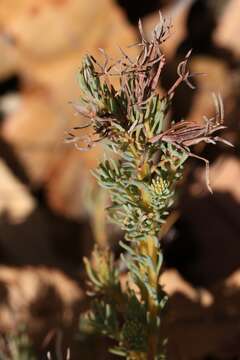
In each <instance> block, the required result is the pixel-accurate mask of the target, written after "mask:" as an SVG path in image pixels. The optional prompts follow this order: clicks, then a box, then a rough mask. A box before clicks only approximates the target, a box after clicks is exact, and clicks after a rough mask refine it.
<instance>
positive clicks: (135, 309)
mask: <svg viewBox="0 0 240 360" xmlns="http://www.w3.org/2000/svg"><path fill="white" fill-rule="evenodd" d="M169 28H170V26H169V24H168V23H167V21H166V20H164V19H162V18H161V19H160V23H159V24H158V25H157V26H156V27H155V29H154V30H153V33H152V38H151V40H150V41H148V40H147V39H146V38H145V35H144V33H143V29H142V25H141V22H140V23H139V30H140V34H141V42H140V43H139V44H137V45H136V46H138V48H139V55H138V57H137V58H136V59H131V58H130V57H129V56H128V55H127V54H126V53H125V52H124V51H123V50H121V49H120V50H121V55H122V56H121V58H120V60H118V61H116V62H115V63H113V64H110V63H109V58H108V56H107V55H106V54H105V52H104V51H103V50H102V53H103V56H104V64H100V63H98V62H97V61H96V60H95V59H94V58H93V57H92V56H89V55H87V56H86V57H85V58H84V60H83V64H82V68H81V71H80V73H79V76H78V80H79V85H80V88H81V91H82V97H81V100H80V102H79V103H78V104H74V107H75V109H76V110H77V111H78V112H79V113H80V114H81V115H83V116H84V117H85V118H86V119H87V123H86V125H83V126H79V127H75V128H73V129H71V130H70V131H69V132H68V136H67V138H66V140H67V141H68V142H74V143H75V145H76V147H77V148H79V149H82V150H86V149H88V148H91V147H92V146H94V145H96V143H97V142H99V141H103V142H104V143H105V144H106V145H107V147H108V149H110V150H111V152H112V154H113V155H112V156H110V158H107V157H105V158H104V160H103V161H102V162H101V163H100V164H99V167H98V168H97V169H96V171H95V172H94V174H95V176H96V178H97V179H98V182H99V184H100V185H101V186H102V187H104V188H106V189H107V190H108V191H109V193H110V195H111V200H112V205H111V206H110V207H109V208H108V216H109V218H110V220H111V221H113V222H114V223H116V224H118V225H119V226H120V227H121V229H123V230H124V231H125V234H126V236H125V239H126V241H125V242H121V243H120V245H121V246H122V249H123V253H124V254H122V256H121V261H123V262H125V264H126V266H127V269H128V271H129V274H130V279H131V280H130V282H129V284H128V285H127V288H126V289H125V290H124V289H123V288H122V287H121V284H120V281H119V277H120V274H119V272H118V271H117V270H116V268H117V266H118V264H114V261H113V257H112V254H111V253H110V252H109V251H105V252H103V251H102V250H99V249H95V252H94V256H93V257H94V260H93V262H89V261H88V260H85V263H86V270H87V273H88V277H89V282H90V293H91V295H92V296H93V298H94V300H93V303H92V308H91V310H90V312H89V313H88V314H87V318H88V320H89V321H90V323H91V325H92V326H93V328H94V329H95V330H97V331H99V332H101V333H102V334H105V335H107V336H109V337H111V338H113V339H115V340H116V341H117V342H118V346H117V347H116V348H114V349H112V351H113V352H114V353H116V354H118V355H122V356H125V357H126V358H127V359H132V360H133V359H152V360H153V359H163V358H164V346H163V341H162V337H161V329H160V325H161V314H162V310H163V308H164V306H165V303H166V300H167V296H166V294H165V293H164V291H163V289H162V287H161V285H160V282H159V277H160V273H161V267H162V253H161V247H160V242H159V239H158V235H159V231H160V229H161V226H162V224H163V223H164V222H165V219H166V217H167V215H168V212H169V209H170V208H171V206H172V204H173V201H174V191H175V187H176V183H177V181H178V180H179V178H180V177H181V175H182V170H183V164H184V162H185V161H186V159H187V158H188V156H189V155H190V154H192V153H190V151H189V149H188V148H187V146H182V143H181V142H180V140H181V141H182V137H181V138H180V140H179V141H178V138H177V137H175V138H176V141H175V140H174V141H171V138H169V136H168V137H166V136H165V141H164V139H163V138H161V136H160V137H159V139H158V136H159V135H161V134H165V132H166V131H167V130H168V131H169V127H170V124H169V123H168V116H167V115H168V110H169V107H170V104H171V99H172V97H173V96H174V94H175V90H176V88H177V87H178V85H179V84H181V83H182V82H186V83H187V85H189V86H190V87H192V85H191V83H190V82H189V79H190V77H191V75H190V72H189V70H188V58H189V56H190V53H188V54H187V56H186V58H185V59H184V60H183V61H182V62H181V63H180V64H179V67H178V69H177V78H176V82H175V83H174V84H173V85H172V87H171V88H170V90H169V91H168V92H167V93H166V94H165V95H160V92H159V90H158V85H159V78H160V76H161V72H162V69H163V68H164V66H165V62H166V61H165V56H164V55H163V53H162V51H161V44H162V42H163V41H165V40H166V39H167V38H168V36H169ZM113 77H115V78H116V77H117V78H118V80H119V85H118V87H117V88H114V87H113V85H112V78H113ZM188 126H190V125H188V123H187V122H186V125H185V127H184V129H183V131H182V134H181V136H182V135H184V136H185V137H186V134H188V141H189V138H190V135H189V132H188ZM191 126H192V127H191V131H192V130H193V125H192V124H191ZM83 128H89V129H91V134H90V135H82V134H81V133H80V135H77V132H78V131H80V132H81V129H83ZM220 128H221V127H220ZM214 129H215V128H214ZM194 130H195V128H194ZM177 131H178V133H177V132H175V133H174V134H176V135H178V134H180V131H179V130H177ZM191 131H190V132H191ZM191 133H192V132H191ZM167 134H168V133H167ZM194 134H195V133H194ZM179 136H180V135H179ZM185 137H184V139H185ZM175 138H174V139H175ZM196 138H197V140H199V135H196V136H195V135H194V138H190V140H191V141H193V143H194V142H195V143H196ZM152 139H156V141H152ZM167 139H170V140H169V141H167ZM203 140H204V139H203ZM199 141H200V140H199ZM189 145H191V143H189Z"/></svg>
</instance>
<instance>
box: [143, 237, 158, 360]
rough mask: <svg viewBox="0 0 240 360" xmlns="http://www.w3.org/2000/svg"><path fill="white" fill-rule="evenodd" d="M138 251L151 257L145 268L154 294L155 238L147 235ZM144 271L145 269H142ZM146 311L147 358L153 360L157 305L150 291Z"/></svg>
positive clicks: (156, 258)
mask: <svg viewBox="0 0 240 360" xmlns="http://www.w3.org/2000/svg"><path fill="white" fill-rule="evenodd" d="M140 251H141V252H142V255H147V256H149V257H150V258H151V259H152V264H153V267H151V266H149V267H148V269H147V273H148V282H149V284H150V285H151V288H153V289H154V290H155V294H157V291H158V279H159V274H158V273H157V260H158V251H159V248H158V246H157V245H156V242H155V239H154V237H153V236H150V235H149V236H147V237H146V240H145V241H144V242H143V244H142V246H141V247H140ZM142 271H144V273H145V272H146V269H142ZM147 304H148V312H149V320H150V332H149V337H148V352H147V359H148V360H154V359H155V358H156V355H157V354H158V337H159V335H158V333H157V327H156V323H157V319H156V318H157V315H158V305H157V302H156V299H154V298H153V297H152V296H151V294H150V293H148V299H147Z"/></svg>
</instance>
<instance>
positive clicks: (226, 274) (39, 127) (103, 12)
mask: <svg viewBox="0 0 240 360" xmlns="http://www.w3.org/2000/svg"><path fill="white" fill-rule="evenodd" d="M159 9H160V10H161V11H162V13H163V14H164V15H166V16H169V17H171V19H172V24H173V28H172V35H171V37H170V39H169V40H168V41H167V42H166V43H164V44H163V50H164V51H165V53H166V56H167V61H168V66H167V68H166V70H165V71H164V73H163V78H162V82H161V84H160V86H161V87H162V88H163V89H167V88H169V86H170V85H171V84H172V83H173V81H174V79H175V77H176V67H177V64H178V63H179V61H180V60H181V59H183V58H184V56H185V55H186V53H187V52H188V50H189V49H193V53H192V57H191V69H192V71H193V72H200V73H204V74H205V75H204V76H199V77H196V78H195V79H194V81H195V84H196V86H197V89H196V90H194V91H192V90H190V89H188V88H186V87H185V86H184V85H183V86H181V87H180V89H179V91H178V94H177V96H176V100H174V102H173V109H172V112H171V116H172V118H173V119H174V120H176V121H179V120H181V119H186V120H188V119H191V120H194V121H197V122H201V121H202V117H203V115H208V116H211V115H212V114H213V113H214V105H213V101H212V96H211V93H212V92H217V93H218V92H219V93H221V95H222V98H223V102H224V108H225V122H226V125H227V126H228V129H227V130H226V131H225V132H224V136H225V138H226V139H228V140H229V141H232V142H233V143H234V145H235V148H234V149H229V148H227V147H226V146H221V145H217V146H214V147H213V146H211V145H207V146H203V145H199V146H198V147H197V148H196V152H197V153H198V154H201V156H205V157H207V158H208V159H210V161H211V169H210V178H211V184H212V187H213V190H214V194H213V195H211V194H209V193H208V191H207V190H206V186H205V175H204V174H205V169H204V167H203V166H202V164H201V163H200V164H199V162H198V161H195V160H194V161H193V160H189V161H188V165H187V168H186V174H185V176H184V179H183V181H182V183H181V186H180V187H179V191H178V193H179V195H178V201H177V203H176V206H175V208H174V210H173V212H172V214H171V215H170V216H169V219H168V221H167V224H166V226H165V227H164V231H163V233H162V235H161V236H162V244H163V250H164V254H165V271H164V274H163V277H162V283H163V284H164V285H165V289H166V291H167V292H168V293H169V294H170V300H169V310H168V314H167V321H166V332H167V334H168V337H169V359H173V360H178V359H180V360H181V359H184V360H185V359H186V360H190V359H206V360H207V359H208V360H210V359H229V360H230V359H233V360H234V359H239V358H240V203H239V202H240V185H239V181H240V160H239V145H240V135H239V134H240V132H239V130H240V120H239V116H240V41H239V33H240V1H239V0H195V1H193V0H178V1H177V0H162V1H161V0H141V1H140V2H139V1H137V0H129V1H128V0H98V1H92V2H89V1H87V0H41V1H38V0H0V54H1V56H0V333H1V340H0V355H1V356H2V357H1V359H14V360H15V359H21V360H22V359H26V360H27V359H36V358H39V359H47V356H46V354H47V352H48V351H50V352H51V354H52V359H55V358H56V359H65V354H66V351H67V348H68V347H70V348H71V359H80V358H84V359H95V358H96V357H98V358H99V359H100V358H101V359H108V358H111V356H110V355H109V354H108V353H107V351H106V344H105V343H104V342H103V341H102V340H100V341H99V340H97V339H95V338H93V337H87V338H85V337H83V336H82V335H81V334H80V335H79V334H78V331H77V329H78V326H79V325H78V322H79V315H80V313H81V312H82V311H83V310H84V309H85V307H86V304H87V299H86V298H85V290H84V281H83V276H82V273H83V263H82V258H83V256H89V254H90V252H91V250H92V247H93V244H94V242H98V243H99V244H101V245H106V244H107V243H111V244H112V246H113V248H115V250H116V253H118V250H119V249H118V247H117V240H118V239H120V238H122V236H123V234H122V233H121V232H119V231H118V230H117V229H115V228H113V227H112V226H109V225H107V224H106V223H105V214H104V208H105V206H106V202H107V199H106V196H105V194H104V193H103V192H102V191H101V190H99V189H98V188H97V186H96V184H95V182H94V179H93V177H92V176H91V174H90V170H91V169H94V168H95V167H96V165H97V164H98V161H99V159H100V158H101V156H102V153H103V148H102V147H101V146H98V147H95V148H94V149H92V150H91V151H89V152H84V153H82V152H79V151H77V150H76V149H75V148H74V147H73V146H71V145H70V144H64V141H63V140H64V135H65V130H66V129H67V128H69V127H71V126H75V125H78V124H79V123H81V118H80V117H79V116H76V114H74V109H73V107H72V106H71V104H70V102H71V101H77V100H78V98H79V95H80V94H79V87H78V84H77V81H76V74H77V72H78V69H79V67H80V66H81V59H82V57H83V55H84V54H85V53H86V52H87V53H91V54H94V55H96V56H98V57H100V56H101V54H100V53H99V52H98V48H104V49H105V50H106V52H108V53H109V54H110V56H112V57H113V58H116V57H117V56H119V55H120V53H119V48H118V46H121V47H123V48H124V47H126V46H127V45H129V44H133V43H135V42H136V41H137V40H138V30H137V22H138V19H139V18H140V17H141V18H142V20H143V24H144V29H145V31H146V34H147V36H150V33H151V30H152V28H153V27H154V25H155V24H156V23H157V22H158V19H159V14H158V11H159ZM26 334H28V337H27V335H26ZM16 344H17V345H16ZM19 344H20V345H19ZM29 344H33V347H34V352H35V354H36V355H34V356H35V357H31V356H33V355H31V354H30V350H29V349H30V345H29ZM9 347H10V350H9ZM15 347H17V349H18V351H20V352H22V353H24V354H27V355H25V356H26V357H25V358H23V357H22V358H20V357H11V354H10V353H11V348H15ZM19 349H20V350H19ZM28 351H29V353H28ZM9 354H10V355H9ZM36 356H37V357H36Z"/></svg>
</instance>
